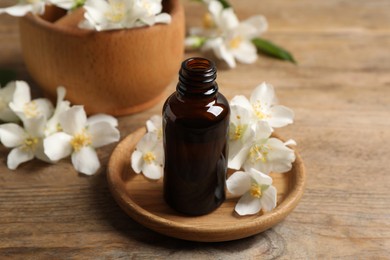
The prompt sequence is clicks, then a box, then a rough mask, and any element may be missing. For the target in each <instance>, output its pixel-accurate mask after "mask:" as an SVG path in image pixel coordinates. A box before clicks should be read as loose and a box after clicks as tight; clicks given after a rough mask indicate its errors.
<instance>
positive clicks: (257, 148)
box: [249, 144, 270, 163]
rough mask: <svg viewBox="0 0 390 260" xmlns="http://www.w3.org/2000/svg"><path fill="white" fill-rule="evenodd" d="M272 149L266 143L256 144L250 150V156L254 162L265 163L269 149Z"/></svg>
mask: <svg viewBox="0 0 390 260" xmlns="http://www.w3.org/2000/svg"><path fill="white" fill-rule="evenodd" d="M269 150H270V148H269V147H267V146H265V145H257V144H256V145H254V146H252V147H251V149H250V150H249V157H250V159H251V161H252V162H257V161H259V160H260V161H262V162H263V163H265V162H266V161H267V155H268V151H269Z"/></svg>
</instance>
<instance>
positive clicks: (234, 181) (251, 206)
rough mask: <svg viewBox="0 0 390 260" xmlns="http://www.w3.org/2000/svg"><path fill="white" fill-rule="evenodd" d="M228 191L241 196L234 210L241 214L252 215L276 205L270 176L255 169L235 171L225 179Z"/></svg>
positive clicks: (274, 189) (275, 192)
mask: <svg viewBox="0 0 390 260" xmlns="http://www.w3.org/2000/svg"><path fill="white" fill-rule="evenodd" d="M226 187H227V189H228V191H229V192H230V193H232V194H233V195H236V196H242V197H241V198H240V200H239V201H238V202H237V204H236V207H235V211H236V212H237V213H238V214H239V215H241V216H244V215H252V214H256V213H258V212H259V211H260V210H261V209H263V211H271V210H272V209H274V208H275V207H276V200H277V197H276V194H277V191H276V188H275V187H274V186H272V178H271V177H270V176H268V175H265V174H264V173H262V172H259V171H257V170H255V169H249V170H248V171H245V172H242V171H239V172H235V173H234V174H233V175H231V176H230V177H229V178H228V179H227V181H226Z"/></svg>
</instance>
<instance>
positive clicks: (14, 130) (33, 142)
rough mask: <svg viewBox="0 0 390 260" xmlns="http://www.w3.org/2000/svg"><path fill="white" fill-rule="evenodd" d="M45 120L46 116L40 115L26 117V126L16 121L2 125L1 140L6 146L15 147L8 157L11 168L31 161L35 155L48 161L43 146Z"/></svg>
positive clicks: (0, 128)
mask: <svg viewBox="0 0 390 260" xmlns="http://www.w3.org/2000/svg"><path fill="white" fill-rule="evenodd" d="M45 121H46V120H45V118H44V117H43V116H40V117H34V118H27V119H25V120H24V128H22V127H21V126H19V125H17V124H14V123H8V124H3V125H1V126H0V138H1V142H2V143H3V145H4V146H6V147H9V148H14V149H12V150H11V152H10V153H9V154H8V158H7V166H8V168H9V169H11V170H15V169H16V168H17V167H18V166H19V165H20V164H21V163H24V162H27V161H30V160H32V159H33V158H34V157H37V158H38V159H41V160H44V161H48V158H47V157H46V156H45V154H44V153H43V146H42V139H43V137H44V133H43V129H44V127H45Z"/></svg>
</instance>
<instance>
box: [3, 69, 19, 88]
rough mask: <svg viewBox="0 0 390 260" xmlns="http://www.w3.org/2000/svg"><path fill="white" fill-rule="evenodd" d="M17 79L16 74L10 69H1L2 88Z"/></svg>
mask: <svg viewBox="0 0 390 260" xmlns="http://www.w3.org/2000/svg"><path fill="white" fill-rule="evenodd" d="M15 79H16V72H15V71H12V70H8V69H0V86H2V87H4V86H5V85H6V84H7V83H8V82H10V81H12V80H15Z"/></svg>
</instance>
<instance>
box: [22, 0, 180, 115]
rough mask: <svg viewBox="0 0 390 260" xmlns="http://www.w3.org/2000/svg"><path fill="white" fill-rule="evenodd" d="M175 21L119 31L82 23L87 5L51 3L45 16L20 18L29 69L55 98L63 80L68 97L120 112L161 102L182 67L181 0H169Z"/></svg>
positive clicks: (166, 6) (95, 109) (93, 108)
mask: <svg viewBox="0 0 390 260" xmlns="http://www.w3.org/2000/svg"><path fill="white" fill-rule="evenodd" d="M163 11H164V12H168V13H169V14H170V15H171V16H172V22H171V23H170V24H156V25H154V26H151V27H142V28H134V29H126V30H114V31H103V32H97V31H90V30H82V29H79V28H78V27H77V25H78V23H79V22H80V21H81V20H82V18H83V13H84V10H83V9H79V10H77V11H75V12H73V13H71V14H68V15H65V12H64V11H63V10H61V9H59V8H56V7H48V8H47V9H46V12H45V14H44V15H43V16H41V17H39V16H35V15H31V14H30V15H27V16H26V17H24V18H22V19H20V22H19V25H20V26H19V28H20V37H21V45H22V52H23V56H24V60H25V63H26V66H27V69H28V71H29V72H30V74H31V76H32V77H33V79H34V80H35V81H36V82H37V83H38V85H39V86H40V87H41V88H42V89H43V91H44V92H45V94H46V95H47V96H48V97H49V98H52V99H54V97H55V96H56V88H57V86H59V85H62V86H65V87H66V89H67V97H66V98H67V99H68V100H70V101H71V102H72V103H73V104H81V105H84V106H85V108H86V111H87V112H88V113H89V114H91V113H100V112H103V113H108V114H111V115H115V116H120V115H126V114H131V113H136V112H139V111H142V110H144V109H146V108H149V107H151V106H152V105H154V104H155V103H157V102H158V101H159V100H160V99H161V98H162V96H163V91H164V89H165V88H166V86H167V85H169V84H170V83H171V81H172V80H173V78H174V77H175V75H177V73H178V70H179V68H180V63H181V61H182V59H183V54H184V43H183V42H184V30H185V29H184V25H185V21H184V10H183V7H182V5H181V3H180V0H169V1H163Z"/></svg>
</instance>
